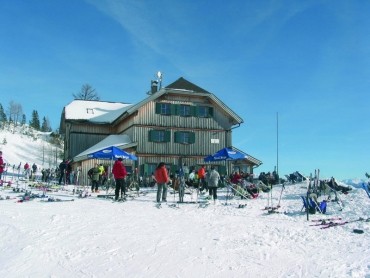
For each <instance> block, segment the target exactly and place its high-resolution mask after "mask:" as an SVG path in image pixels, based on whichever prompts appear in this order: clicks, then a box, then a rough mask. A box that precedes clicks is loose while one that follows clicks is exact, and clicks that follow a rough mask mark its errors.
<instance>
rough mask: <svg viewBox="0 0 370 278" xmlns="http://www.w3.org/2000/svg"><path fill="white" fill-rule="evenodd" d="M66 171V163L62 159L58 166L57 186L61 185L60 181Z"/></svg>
mask: <svg viewBox="0 0 370 278" xmlns="http://www.w3.org/2000/svg"><path fill="white" fill-rule="evenodd" d="M66 169H67V163H66V161H65V160H64V159H63V161H62V162H61V163H60V164H59V185H60V184H61V183H62V179H63V178H64V174H65V171H66Z"/></svg>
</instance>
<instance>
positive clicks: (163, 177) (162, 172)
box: [154, 162, 170, 203]
mask: <svg viewBox="0 0 370 278" xmlns="http://www.w3.org/2000/svg"><path fill="white" fill-rule="evenodd" d="M154 176H155V180H156V181H157V186H158V188H157V203H160V202H161V198H162V202H167V184H168V183H169V182H170V178H169V176H168V172H167V169H166V165H165V164H164V162H160V163H159V164H158V166H157V168H156V169H155V173H154Z"/></svg>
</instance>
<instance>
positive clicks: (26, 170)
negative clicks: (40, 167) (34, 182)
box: [23, 162, 30, 179]
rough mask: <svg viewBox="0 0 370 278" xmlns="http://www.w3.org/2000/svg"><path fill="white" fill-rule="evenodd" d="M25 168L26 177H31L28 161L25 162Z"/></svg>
mask: <svg viewBox="0 0 370 278" xmlns="http://www.w3.org/2000/svg"><path fill="white" fill-rule="evenodd" d="M23 169H24V178H25V179H27V178H30V165H29V164H28V162H26V164H24V166H23Z"/></svg>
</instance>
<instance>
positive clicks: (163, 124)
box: [61, 78, 262, 177]
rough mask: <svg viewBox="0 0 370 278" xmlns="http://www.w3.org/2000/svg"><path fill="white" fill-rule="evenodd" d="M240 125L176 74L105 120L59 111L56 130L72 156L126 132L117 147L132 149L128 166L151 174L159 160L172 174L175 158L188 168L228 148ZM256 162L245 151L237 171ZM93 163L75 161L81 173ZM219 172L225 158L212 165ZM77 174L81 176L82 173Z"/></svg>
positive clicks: (235, 117)
mask: <svg viewBox="0 0 370 278" xmlns="http://www.w3.org/2000/svg"><path fill="white" fill-rule="evenodd" d="M242 123H243V120H242V118H240V117H239V116H238V115H237V114H235V113H234V112H233V111H232V110H231V109H230V108H228V107H227V106H226V105H225V104H224V103H223V102H222V101H221V100H219V99H218V98H217V97H216V96H215V95H213V94H212V93H209V92H207V91H205V90H204V89H202V88H200V87H198V86H196V85H194V84H192V83H191V82H189V81H187V80H185V79H184V78H180V79H178V80H177V81H175V82H174V83H172V84H170V85H168V86H167V87H165V88H162V89H160V90H159V91H158V92H155V93H153V94H152V95H149V96H148V97H147V98H145V99H144V100H143V101H141V102H139V103H137V104H134V105H129V106H127V109H125V111H124V112H123V113H122V114H121V115H119V116H118V117H117V118H116V119H114V120H113V121H112V122H109V123H96V122H91V121H89V120H78V119H73V120H70V119H68V118H66V117H65V115H64V113H63V114H62V122H61V132H62V134H64V136H65V137H64V138H65V157H66V158H73V157H75V156H76V155H78V154H79V153H81V152H83V151H85V150H86V149H88V148H90V147H91V146H93V145H94V144H97V143H98V142H99V141H101V140H102V139H104V138H105V137H107V136H109V135H110V134H126V135H128V136H129V137H130V138H131V140H132V142H131V144H128V145H123V146H120V147H121V148H123V149H125V150H126V151H129V152H132V153H134V154H135V155H136V156H137V157H138V160H137V161H135V163H133V162H132V161H126V162H125V163H127V164H126V165H127V166H128V168H129V169H131V168H132V169H134V168H136V169H137V171H138V174H139V175H141V176H143V177H145V176H147V175H151V173H152V172H153V171H154V168H155V167H156V165H157V164H158V163H159V162H162V161H163V162H165V163H166V164H167V165H169V166H170V167H171V172H172V173H174V172H176V170H177V169H178V166H179V161H180V160H181V163H183V164H186V165H187V166H188V167H189V168H190V169H192V168H198V167H199V165H202V164H205V163H204V161H203V159H204V157H205V156H207V155H210V154H213V153H215V152H216V151H218V150H219V149H222V148H224V147H230V146H232V132H233V131H234V129H235V128H237V127H239V126H240V125H241V124H242ZM260 164H262V162H261V161H259V160H258V159H255V158H253V157H252V156H250V155H248V158H247V159H245V160H243V161H238V165H239V166H238V167H239V168H240V169H242V170H243V171H247V172H249V173H253V168H254V167H257V166H259V165H260ZM92 165H93V162H92V161H91V160H90V161H80V162H78V163H77V165H76V166H81V167H82V174H83V173H84V172H85V173H86V172H87V170H88V168H89V167H92ZM214 165H215V166H216V167H217V168H218V169H219V171H220V173H221V174H226V173H227V172H228V173H230V171H231V170H232V168H231V167H232V165H230V163H227V162H226V161H221V162H217V163H214ZM82 176H83V175H82Z"/></svg>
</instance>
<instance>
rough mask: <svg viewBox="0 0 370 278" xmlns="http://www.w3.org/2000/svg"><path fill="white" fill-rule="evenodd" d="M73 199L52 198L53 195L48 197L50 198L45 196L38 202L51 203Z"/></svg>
mask: <svg viewBox="0 0 370 278" xmlns="http://www.w3.org/2000/svg"><path fill="white" fill-rule="evenodd" d="M73 201H74V199H59V198H54V197H50V198H47V199H41V200H40V202H43V203H53V202H73Z"/></svg>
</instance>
